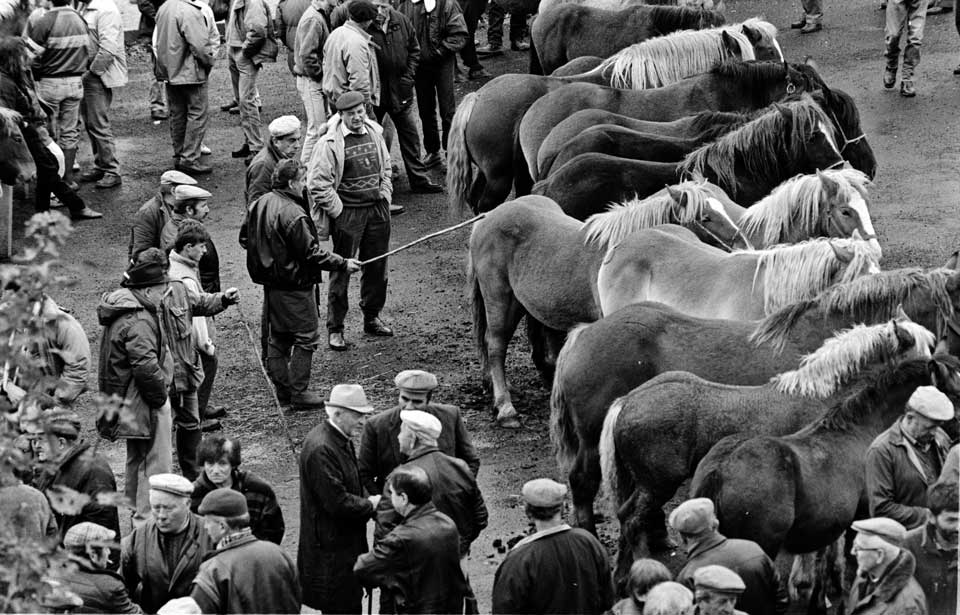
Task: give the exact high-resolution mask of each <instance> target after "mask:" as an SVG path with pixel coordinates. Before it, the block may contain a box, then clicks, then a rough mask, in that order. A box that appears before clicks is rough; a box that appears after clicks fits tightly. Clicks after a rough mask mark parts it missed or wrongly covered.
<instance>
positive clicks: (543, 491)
mask: <svg viewBox="0 0 960 615" xmlns="http://www.w3.org/2000/svg"><path fill="white" fill-rule="evenodd" d="M520 495H521V496H522V497H523V501H524V502H526V503H527V504H530V505H531V506H542V507H543V508H549V507H551V506H560V505H561V504H563V496H565V495H567V486H566V485H562V484H560V483H558V482H557V481H555V480H550V479H549V478H536V479H534V480H531V481H527V482H526V483H525V484H524V485H523V489H522V490H521V491H520Z"/></svg>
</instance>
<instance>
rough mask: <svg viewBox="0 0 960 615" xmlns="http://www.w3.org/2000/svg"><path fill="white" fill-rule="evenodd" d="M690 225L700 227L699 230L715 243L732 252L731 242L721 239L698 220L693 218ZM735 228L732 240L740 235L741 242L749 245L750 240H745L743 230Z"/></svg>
mask: <svg viewBox="0 0 960 615" xmlns="http://www.w3.org/2000/svg"><path fill="white" fill-rule="evenodd" d="M692 225H693V226H695V227H697V228H698V229H700V231H701V232H703V234H704V235H707V236H708V237H710V238H711V239H713V240H714V241H716V242H717V244H718V245H720V246H722V247H723V248H724V249H725V250H726V251H727V252H733V242H730V243H727V242H726V241H724V240H723V239H720V237H719V236H718V235H717V234H716V233H714V232H713V231H711V230H710V229H708V228H707V227H706V226H704V225H703V224H702V223H701V222H700V221H699V220H693V222H692ZM736 229H737V232H736V234H734V236H733V241H736V240H737V237H741V238H742V239H743V242H744V243H745V244H747V245H748V246H749V245H750V242H749V241H748V240H747V237H746V235H744V234H743V231H741V230H740V227H739V226H736Z"/></svg>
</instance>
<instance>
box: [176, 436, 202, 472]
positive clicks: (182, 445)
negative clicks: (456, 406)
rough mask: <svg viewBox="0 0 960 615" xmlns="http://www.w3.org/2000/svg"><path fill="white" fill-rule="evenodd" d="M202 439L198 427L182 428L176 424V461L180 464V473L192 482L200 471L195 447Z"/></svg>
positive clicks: (197, 446)
mask: <svg viewBox="0 0 960 615" xmlns="http://www.w3.org/2000/svg"><path fill="white" fill-rule="evenodd" d="M202 439H203V432H201V431H200V430H199V429H184V428H183V427H180V426H177V462H178V463H179V464H180V473H181V474H183V477H184V478H186V479H187V480H189V481H190V482H193V481H195V480H197V476H199V474H200V472H199V470H198V467H199V466H198V465H197V449H198V448H199V447H200V441H201V440H202Z"/></svg>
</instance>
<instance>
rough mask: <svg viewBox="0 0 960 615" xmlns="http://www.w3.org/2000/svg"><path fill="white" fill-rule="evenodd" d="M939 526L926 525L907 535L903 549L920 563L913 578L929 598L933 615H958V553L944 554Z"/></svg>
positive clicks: (952, 550)
mask: <svg viewBox="0 0 960 615" xmlns="http://www.w3.org/2000/svg"><path fill="white" fill-rule="evenodd" d="M935 532H936V526H934V525H933V524H931V523H926V524H924V525H922V526H920V527H918V528H914V529H912V530H910V531H909V532H907V539H906V540H905V541H904V543H903V547H904V548H905V549H906V550H908V551H910V553H911V554H912V555H913V559H914V560H915V562H916V566H917V567H916V570H915V571H914V573H913V578H914V579H916V580H917V583H919V584H920V588H921V589H922V590H923V593H924V595H925V596H926V598H927V607H928V609H929V612H930V615H955V613H956V612H957V549H956V548H954V549H951V550H947V551H942V550H941V549H940V548H939V547H938V546H937V541H936V539H935V538H934V534H935Z"/></svg>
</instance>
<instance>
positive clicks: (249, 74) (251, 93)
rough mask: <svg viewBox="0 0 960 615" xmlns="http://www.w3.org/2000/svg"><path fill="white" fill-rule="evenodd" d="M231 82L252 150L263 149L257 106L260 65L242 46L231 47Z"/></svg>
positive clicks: (242, 126)
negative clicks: (248, 55)
mask: <svg viewBox="0 0 960 615" xmlns="http://www.w3.org/2000/svg"><path fill="white" fill-rule="evenodd" d="M229 65H230V82H231V84H232V85H233V95H234V97H235V98H236V99H237V103H239V105H240V127H241V128H242V129H243V138H244V140H245V141H246V143H247V145H249V146H250V149H251V150H252V151H259V150H261V149H263V125H262V124H261V122H260V109H259V108H258V107H257V75H258V74H260V67H259V66H257V65H256V64H254V63H253V61H252V60H250V59H249V58H247V57H246V56H244V55H243V52H242V51H241V49H240V47H231V48H230V63H229Z"/></svg>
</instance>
